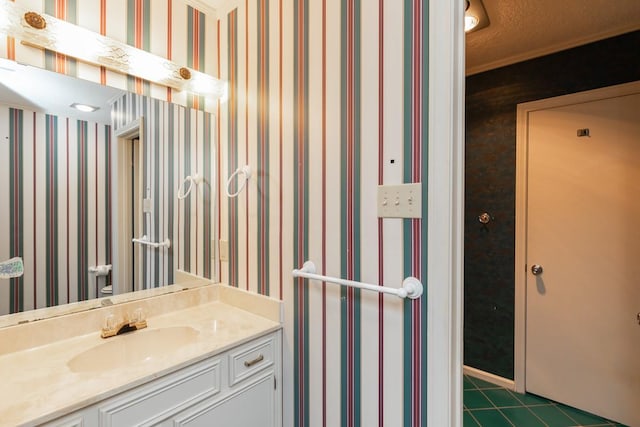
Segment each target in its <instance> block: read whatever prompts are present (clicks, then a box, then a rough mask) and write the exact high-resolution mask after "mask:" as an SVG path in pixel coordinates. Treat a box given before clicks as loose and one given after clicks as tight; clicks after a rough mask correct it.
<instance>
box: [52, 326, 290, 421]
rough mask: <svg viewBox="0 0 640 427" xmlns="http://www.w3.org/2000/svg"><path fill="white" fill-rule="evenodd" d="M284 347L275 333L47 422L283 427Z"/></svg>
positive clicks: (279, 335) (278, 334)
mask: <svg viewBox="0 0 640 427" xmlns="http://www.w3.org/2000/svg"><path fill="white" fill-rule="evenodd" d="M281 349H282V335H281V331H276V332H272V333H270V334H268V335H265V336H262V337H259V338H255V339H253V340H252V341H249V342H247V343H244V344H242V345H239V346H237V347H235V348H232V349H230V350H227V351H225V352H223V353H220V354H217V355H215V356H212V357H210V358H208V359H205V360H202V361H200V362H197V363H195V364H193V365H190V366H187V367H185V368H183V369H180V370H179V371H176V372H173V373H171V374H168V375H165V376H162V377H160V378H158V379H155V380H153V381H151V382H148V383H146V384H143V385H141V386H138V387H135V388H133V389H131V390H129V391H126V392H123V393H121V394H118V395H116V396H113V397H111V398H108V399H106V400H104V401H101V402H98V403H96V404H94V405H91V406H89V407H87V408H84V409H82V410H80V411H77V412H74V413H72V414H69V415H67V416H65V417H62V418H59V419H57V420H54V421H52V422H50V423H49V424H46V425H47V426H56V427H63V426H64V427H75V426H78V427H80V426H81V427H91V426H100V427H106V426H113V427H124V426H172V427H177V426H207V427H217V426H220V427H223V426H224V427H253V426H261V427H267V426H269V427H271V426H272V427H276V426H282V350H281ZM114 375H117V373H114Z"/></svg>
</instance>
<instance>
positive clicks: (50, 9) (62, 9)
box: [44, 0, 78, 76]
mask: <svg viewBox="0 0 640 427" xmlns="http://www.w3.org/2000/svg"><path fill="white" fill-rule="evenodd" d="M44 11H45V13H47V14H49V15H51V16H55V17H56V18H58V19H63V20H65V21H68V22H70V23H72V24H77V23H78V19H77V13H76V11H77V0H45V3H44ZM76 62H77V61H76V60H75V59H73V58H67V57H66V56H65V55H62V54H59V53H56V52H53V51H50V50H45V68H46V69H47V70H51V71H55V72H58V73H62V74H69V75H73V76H75V75H76V74H77V71H76V68H77V64H76Z"/></svg>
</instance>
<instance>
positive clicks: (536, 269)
mask: <svg viewBox="0 0 640 427" xmlns="http://www.w3.org/2000/svg"><path fill="white" fill-rule="evenodd" d="M531 273H533V275H534V276H537V275H539V274H542V266H541V265H539V264H533V265H532V266H531Z"/></svg>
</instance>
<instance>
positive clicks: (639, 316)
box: [636, 313, 640, 325]
mask: <svg viewBox="0 0 640 427" xmlns="http://www.w3.org/2000/svg"><path fill="white" fill-rule="evenodd" d="M636 318H637V319H638V325H640V313H638V314H637V316H636Z"/></svg>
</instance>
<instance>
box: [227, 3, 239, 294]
mask: <svg viewBox="0 0 640 427" xmlns="http://www.w3.org/2000/svg"><path fill="white" fill-rule="evenodd" d="M227 32H228V33H227V40H228V46H227V52H228V53H227V54H228V61H227V64H228V67H227V75H228V80H229V101H228V106H227V109H228V113H227V115H228V123H227V133H228V137H227V141H228V142H227V144H228V148H227V152H228V163H227V171H228V172H229V174H231V173H233V172H234V171H235V170H236V169H237V168H238V163H239V162H238V10H237V9H234V10H233V11H231V13H229V15H227ZM225 181H226V180H225ZM234 185H235V183H231V189H230V190H229V191H230V192H232V193H235V192H236V188H234ZM227 200H228V210H229V223H228V227H229V230H228V235H229V285H231V286H238V253H239V251H238V198H237V197H232V198H228V199H227Z"/></svg>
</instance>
